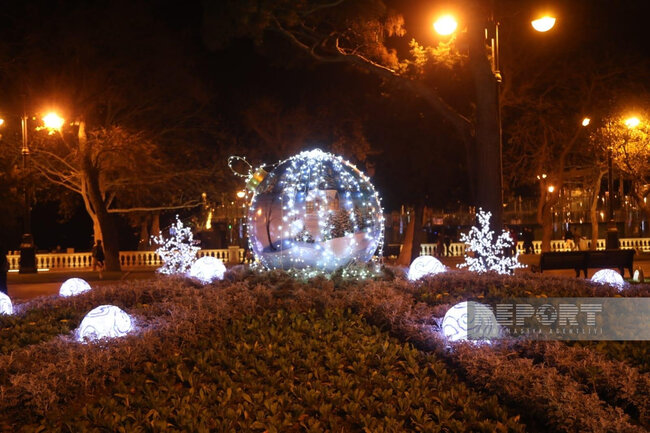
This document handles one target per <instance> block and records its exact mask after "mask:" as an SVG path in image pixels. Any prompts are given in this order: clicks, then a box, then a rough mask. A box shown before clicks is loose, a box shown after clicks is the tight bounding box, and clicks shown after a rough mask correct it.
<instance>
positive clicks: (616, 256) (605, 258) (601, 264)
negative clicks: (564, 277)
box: [539, 250, 634, 278]
mask: <svg viewBox="0 0 650 433" xmlns="http://www.w3.org/2000/svg"><path fill="white" fill-rule="evenodd" d="M633 260H634V250H604V251H562V252H560V251H555V252H544V253H542V255H541V257H540V260H539V270H540V272H544V271H547V270H551V269H573V270H575V271H576V277H579V276H580V271H582V272H583V273H584V275H585V278H587V269H588V268H615V269H618V270H619V272H620V273H621V275H622V276H624V275H625V269H627V270H628V271H629V272H630V277H631V276H632V273H633Z"/></svg>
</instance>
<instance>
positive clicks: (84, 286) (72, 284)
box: [59, 278, 91, 297]
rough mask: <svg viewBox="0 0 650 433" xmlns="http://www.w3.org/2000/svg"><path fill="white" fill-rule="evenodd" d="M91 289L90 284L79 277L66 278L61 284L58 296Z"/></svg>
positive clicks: (74, 294) (71, 294)
mask: <svg viewBox="0 0 650 433" xmlns="http://www.w3.org/2000/svg"><path fill="white" fill-rule="evenodd" d="M90 289H91V287H90V284H88V283H87V282H86V281H85V280H82V279H81V278H68V279H67V280H65V281H64V282H63V284H61V288H60V289H59V296H63V297H68V296H76V295H79V294H81V293H83V292H87V291H89V290H90Z"/></svg>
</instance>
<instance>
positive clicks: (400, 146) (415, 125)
mask: <svg viewBox="0 0 650 433" xmlns="http://www.w3.org/2000/svg"><path fill="white" fill-rule="evenodd" d="M103 3H104V2H80V1H79V2H75V1H71V2H68V1H58V2H47V3H46V2H33V1H25V2H12V3H11V4H10V5H4V6H3V8H2V11H1V12H0V36H1V37H0V40H2V41H3V42H2V43H0V74H2V76H1V78H2V82H1V84H2V86H3V88H2V89H0V110H1V111H2V113H3V115H5V116H6V114H4V113H8V112H9V113H10V112H12V111H16V110H17V109H19V108H17V107H19V105H20V104H19V103H18V102H17V101H19V100H20V94H21V92H20V91H19V90H18V89H17V88H16V87H15V84H16V83H17V82H19V81H20V80H18V81H16V73H15V71H12V65H13V63H14V57H15V56H19V55H20V50H21V44H22V43H23V42H24V41H25V40H29V39H31V38H33V37H40V38H43V37H44V36H43V33H44V32H46V31H48V29H52V30H53V33H52V36H51V38H50V39H49V40H50V43H51V46H52V47H57V49H60V50H61V52H62V53H64V55H65V52H66V47H65V44H66V43H70V40H69V39H64V38H62V39H61V40H59V39H58V37H59V36H60V35H64V34H65V29H61V28H60V27H61V26H65V25H67V24H66V23H69V21H67V20H68V19H69V16H70V14H77V15H75V17H76V18H75V19H81V20H83V19H84V16H87V17H88V19H89V21H93V20H97V19H98V17H97V14H98V13H101V11H102V10H103V7H104V6H105V5H104V4H103ZM136 3H137V4H138V6H137V7H136V8H130V7H129V8H127V9H128V10H137V11H139V12H138V13H142V14H144V15H148V20H151V21H152V22H155V23H156V25H157V26H159V27H160V28H162V29H166V30H164V31H165V32H166V37H168V38H170V39H172V40H174V41H175V43H176V45H177V46H176V47H175V48H174V50H178V52H182V53H183V56H182V57H180V56H179V57H174V55H175V54H174V53H175V52H176V51H174V50H171V51H170V53H172V54H171V55H170V56H169V57H168V58H167V60H166V61H167V62H169V63H170V64H174V63H179V62H180V63H184V62H185V63H186V62H187V61H188V59H189V61H190V63H191V65H190V63H187V65H190V66H188V69H190V70H191V71H194V73H195V77H196V82H197V84H196V85H195V86H194V87H195V88H196V89H199V90H197V93H198V94H200V95H199V96H198V97H197V98H196V99H197V100H201V99H203V102H202V103H203V105H202V110H203V111H204V113H205V116H206V117H207V118H211V119H213V121H214V128H218V129H220V130H221V131H223V136H222V138H219V139H214V140H213V138H210V137H207V136H206V137H204V139H205V143H204V144H206V145H207V146H210V143H219V144H215V145H214V147H213V149H214V153H215V154H216V159H219V158H222V159H223V162H224V166H225V160H226V158H227V157H228V155H229V154H231V152H234V153H237V154H241V155H246V156H249V157H250V158H251V159H252V161H253V162H255V163H262V162H274V161H275V160H277V149H274V148H271V147H269V146H270V145H269V144H268V143H269V141H268V140H266V141H265V140H264V139H263V138H261V137H260V134H256V133H255V131H254V130H253V128H251V122H257V123H260V120H259V119H260V117H262V118H263V117H264V112H260V111H259V110H257V111H256V108H257V107H259V106H261V105H262V104H268V105H271V106H274V107H275V109H276V110H277V112H278V113H280V114H282V115H278V119H280V121H281V122H286V124H287V125H289V126H290V127H292V128H297V126H296V125H291V122H290V120H288V119H290V118H291V116H295V115H296V113H300V115H301V116H303V119H306V122H307V123H309V124H313V125H314V130H313V131H307V132H305V131H301V132H300V133H299V134H298V133H294V134H293V135H292V134H291V133H289V134H287V135H286V137H288V139H289V140H290V139H295V138H296V137H302V138H303V139H304V141H305V143H304V146H305V147H321V148H324V149H330V148H331V146H330V145H331V143H332V142H333V141H335V140H336V138H337V137H338V134H339V131H338V129H337V128H339V127H340V128H341V131H342V132H340V133H341V134H350V128H351V127H350V128H348V127H346V126H341V125H345V121H346V119H349V118H351V117H355V118H356V117H358V118H359V120H360V122H362V124H363V133H364V135H365V137H366V139H367V140H368V142H369V145H370V147H371V149H372V152H370V154H369V155H368V157H367V160H366V161H359V160H357V159H355V155H354V154H353V152H350V153H348V154H346V156H347V157H349V158H350V159H351V160H352V161H353V162H355V163H358V164H359V167H360V168H361V169H364V170H370V172H371V174H372V175H373V179H374V182H375V184H376V186H377V189H378V190H379V191H380V192H381V193H382V195H383V196H384V198H385V199H384V206H385V207H386V208H387V209H396V208H399V206H400V205H402V204H404V203H405V202H408V201H409V200H411V199H412V198H413V197H415V196H425V197H426V199H427V201H428V202H429V203H430V204H431V205H433V206H436V207H439V208H444V207H450V208H453V206H455V205H456V204H457V203H459V202H466V201H467V198H468V191H467V187H466V185H465V184H464V179H465V177H466V174H465V173H464V172H463V170H464V167H463V166H462V161H461V160H462V152H461V151H460V150H459V147H460V146H458V139H457V138H456V137H455V136H454V134H453V131H452V130H451V129H450V128H449V127H448V126H447V125H446V124H445V123H444V122H442V121H441V120H440V119H439V117H438V116H437V115H436V114H435V113H434V112H432V111H431V110H430V109H429V108H427V106H426V105H425V104H423V103H422V102H421V101H419V100H418V99H417V98H416V97H414V96H413V95H409V94H407V93H405V92H404V91H401V90H396V89H392V88H390V87H386V86H384V85H382V83H381V82H380V81H379V80H378V79H377V78H376V77H374V76H370V75H368V74H365V73H362V72H360V71H358V70H355V69H352V68H350V67H349V66H341V65H322V64H317V63H314V62H313V61H311V60H309V59H307V58H305V57H304V56H301V55H298V54H297V53H296V52H295V51H293V49H292V47H291V46H290V45H288V44H286V42H283V41H281V40H279V39H278V37H277V35H272V36H271V37H270V38H269V39H268V40H265V41H264V43H261V42H260V41H255V42H253V41H251V40H249V39H247V38H238V37H234V38H228V37H224V38H223V39H222V40H219V41H215V39H214V38H213V36H214V32H215V28H219V26H221V25H222V23H219V22H218V21H214V17H212V18H211V19H212V21H211V20H207V21H206V15H205V14H204V12H203V5H202V3H201V2H182V3H180V2H178V3H176V4H169V3H167V2H160V3H159V4H158V3H157V2H136ZM497 3H498V4H500V5H501V9H502V10H508V11H512V10H513V8H512V5H515V8H516V10H515V12H508V15H507V16H504V17H503V18H502V20H501V21H502V28H503V38H504V40H503V41H502V44H504V45H505V44H507V43H523V44H526V45H527V46H528V47H529V48H528V49H531V50H532V49H540V50H545V51H547V52H549V53H555V55H557V53H560V52H561V53H567V54H569V55H570V54H571V53H573V54H575V55H577V54H576V53H581V55H592V56H600V55H602V53H603V52H604V51H621V52H626V53H627V54H628V55H629V56H630V57H631V58H634V59H638V62H639V63H645V64H647V62H648V59H649V54H650V47H649V44H648V41H650V37H649V36H650V35H649V34H648V33H649V30H648V29H649V27H648V25H647V23H646V22H645V21H646V20H647V17H648V14H647V6H646V2H644V1H617V2H613V1H604V0H601V1H593V0H579V1H564V2H555V5H551V6H550V7H551V9H552V10H554V11H556V13H557V15H558V21H557V28H556V29H555V30H554V31H553V32H551V33H549V34H548V35H544V38H541V37H540V36H539V35H535V34H533V33H532V32H530V31H529V30H528V29H529V27H527V26H528V17H527V15H529V14H530V13H531V12H530V11H533V10H534V9H535V8H536V7H537V6H536V5H538V4H539V2H534V1H523V2H497ZM120 4H121V5H125V4H128V3H127V2H124V3H120V2H116V3H115V5H114V8H115V9H117V8H118V7H119V5H120ZM387 4H389V5H390V7H392V8H394V9H396V10H399V11H400V12H402V13H403V15H404V17H405V20H406V28H407V31H408V34H407V35H406V36H405V37H404V38H402V39H401V40H397V39H395V40H392V41H391V43H392V44H393V45H394V47H395V48H397V49H398V50H400V51H403V50H404V47H405V43H406V42H408V41H409V40H410V39H411V38H416V39H417V40H418V41H421V42H422V43H425V44H433V43H435V42H436V37H435V36H434V35H433V33H432V31H431V21H432V18H433V17H434V16H435V15H436V13H437V11H438V10H440V9H445V5H444V4H443V3H441V2H433V1H430V2H414V1H405V0H390V1H387ZM447 4H449V2H447ZM451 4H453V2H452V3H451ZM80 11H81V12H80ZM119 16H120V14H119V13H118V14H116V15H114V16H112V17H111V16H108V17H107V18H106V19H107V20H109V21H108V22H107V26H106V29H110V28H111V26H112V25H113V24H115V26H114V28H115V29H116V33H113V34H110V33H111V32H110V31H108V30H107V34H106V35H105V36H106V38H107V40H110V39H117V40H119V39H120V36H119V34H117V32H119V31H120V29H122V28H125V26H127V27H128V26H129V25H133V26H139V25H141V24H140V23H141V20H140V19H138V17H128V16H125V17H123V18H124V21H123V22H121V23H119V24H118V23H117V22H111V21H110V20H115V21H117V20H118V18H119ZM100 21H101V19H100ZM80 28H83V26H80ZM206 28H208V29H209V31H206ZM54 29H58V30H57V31H54ZM138 30H139V33H140V34H146V29H142V28H141V29H138ZM217 34H218V31H217ZM221 36H223V35H221ZM44 40H47V37H45V38H44ZM161 43H165V42H164V41H161ZM124 44H126V45H128V41H124ZM538 44H539V45H538ZM107 46H108V47H113V48H110V49H109V50H107V51H106V52H104V53H103V55H105V56H109V57H110V56H112V55H115V56H116V57H119V56H120V53H119V52H111V51H110V50H111V49H116V50H119V48H114V47H116V46H117V47H119V46H120V45H119V44H112V43H109V44H107ZM98 48H99V47H98ZM161 53H165V48H164V47H162V48H161V51H160V53H150V52H142V53H139V55H141V56H145V57H146V56H148V55H155V54H157V55H161ZM507 54H508V50H506V49H505V48H504V59H503V61H504V64H507V62H512V61H513V60H516V59H512V58H508V57H507ZM153 64H156V65H158V67H160V68H164V66H162V65H164V64H165V62H164V61H162V62H161V61H157V62H154V63H153ZM124 67H125V68H127V67H128V66H127V64H125V65H124ZM504 68H505V66H504ZM176 69H177V68H170V71H171V72H170V74H171V73H173V71H176ZM39 72H40V73H41V74H42V75H43V76H45V75H47V72H48V71H47V70H41V71H39ZM157 72H161V71H157ZM12 74H13V75H12ZM159 75H160V74H155V73H154V74H152V75H151V78H148V77H145V79H144V80H143V83H146V80H148V79H149V80H154V79H155V77H156V76H159ZM143 85H145V84H143ZM179 88H180V87H179ZM169 89H170V92H173V91H175V89H174V88H173V86H170V88H169ZM32 90H34V92H35V89H32ZM30 93H31V92H30ZM170 99H173V98H170ZM251 119H252V120H251ZM303 126H304V125H303ZM346 128H347V129H346ZM303 129H304V128H303ZM223 137H227V138H223ZM211 140H213V141H211ZM10 143H11V140H9V139H7V134H6V133H5V134H4V139H3V141H2V142H0V145H2V146H6V145H10ZM286 150H287V151H294V150H299V149H294V147H291V146H289V147H287V149H286ZM212 156H213V157H214V156H215V155H212ZM288 156H290V154H285V155H282V157H288ZM412 167H415V170H416V171H417V172H416V173H413V172H412V170H413V169H412ZM421 167H430V168H429V169H426V168H424V169H423V168H421ZM432 182H433V183H435V184H438V185H441V186H442V187H438V188H436V187H432ZM50 194H51V193H50V192H48V191H47V190H41V191H37V198H38V203H37V204H36V205H35V208H34V216H33V227H34V229H33V231H34V233H35V237H36V239H37V243H38V244H39V246H40V247H42V248H48V249H51V248H54V247H55V246H56V245H61V246H62V247H68V246H73V247H76V248H78V249H83V248H89V247H90V246H91V224H90V220H89V218H88V217H87V216H86V215H85V213H84V210H83V207H82V206H81V203H80V201H77V202H76V204H73V205H72V206H71V209H68V212H67V215H65V216H62V215H61V214H60V212H57V208H58V207H59V206H58V202H57V201H52V200H48V197H49V196H50ZM119 225H120V230H121V232H122V239H121V247H122V248H123V249H131V248H134V244H133V242H134V238H133V236H132V234H133V230H132V229H131V228H130V227H129V225H128V224H127V222H126V221H124V220H123V221H120V224H119Z"/></svg>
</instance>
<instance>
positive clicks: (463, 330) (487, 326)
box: [442, 301, 500, 342]
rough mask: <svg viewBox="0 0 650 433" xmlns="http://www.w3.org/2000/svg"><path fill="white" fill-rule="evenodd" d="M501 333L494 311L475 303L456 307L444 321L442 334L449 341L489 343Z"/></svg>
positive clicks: (446, 315) (466, 303)
mask: <svg viewBox="0 0 650 433" xmlns="http://www.w3.org/2000/svg"><path fill="white" fill-rule="evenodd" d="M499 332H500V329H499V324H498V323H497V319H496V317H494V313H492V310H490V309H489V308H488V307H487V306H485V305H483V304H480V303H478V302H474V301H468V302H461V303H459V304H456V305H454V306H453V307H451V308H450V309H449V311H447V314H445V317H444V319H442V333H443V334H444V336H445V338H447V341H452V342H453V341H476V342H479V341H486V342H489V340H490V339H493V338H496V337H498V336H499Z"/></svg>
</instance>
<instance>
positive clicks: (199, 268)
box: [188, 256, 226, 284]
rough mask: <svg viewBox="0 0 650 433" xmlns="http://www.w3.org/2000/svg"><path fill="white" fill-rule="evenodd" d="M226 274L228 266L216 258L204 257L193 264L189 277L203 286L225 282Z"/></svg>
mask: <svg viewBox="0 0 650 433" xmlns="http://www.w3.org/2000/svg"><path fill="white" fill-rule="evenodd" d="M225 273H226V266H224V264H223V262H222V261H221V260H219V259H217V258H216V257H211V256H204V257H201V258H200V259H198V260H197V261H195V262H194V263H193V264H192V267H191V268H190V272H189V273H188V275H189V276H190V277H191V278H196V279H197V280H199V281H200V282H201V283H203V284H209V283H212V282H214V281H216V280H223V275H224V274H225Z"/></svg>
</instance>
